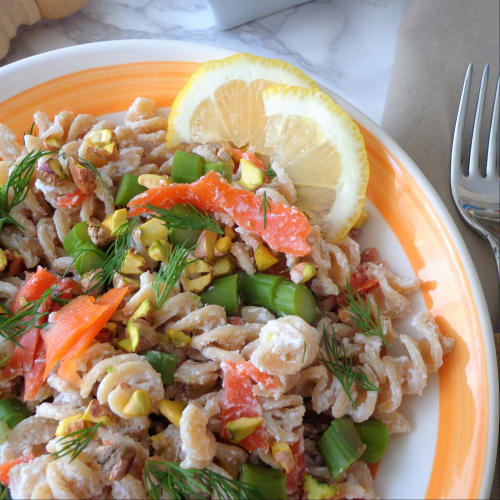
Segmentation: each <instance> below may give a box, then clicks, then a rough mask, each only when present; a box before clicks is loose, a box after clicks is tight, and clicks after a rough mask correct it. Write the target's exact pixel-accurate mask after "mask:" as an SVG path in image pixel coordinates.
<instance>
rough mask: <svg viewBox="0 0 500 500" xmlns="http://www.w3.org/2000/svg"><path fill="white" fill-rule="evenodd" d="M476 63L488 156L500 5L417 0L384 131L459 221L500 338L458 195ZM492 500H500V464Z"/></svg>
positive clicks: (408, 17) (405, 20) (488, 254)
mask: <svg viewBox="0 0 500 500" xmlns="http://www.w3.org/2000/svg"><path fill="white" fill-rule="evenodd" d="M469 62H471V63H473V65H474V74H473V85H472V89H471V90H472V92H471V96H470V98H469V115H470V116H469V121H468V123H467V128H466V132H465V137H466V138H467V142H468V141H469V140H470V133H471V129H472V113H473V110H474V109H475V105H476V98H477V90H478V88H479V82H480V79H481V73H482V70H483V67H484V65H485V64H487V63H488V64H489V65H490V78H489V88H488V94H487V101H486V104H487V108H486V109H488V113H487V114H486V115H485V118H486V119H485V120H484V122H483V135H484V140H483V147H482V151H486V144H487V134H486V131H489V123H490V120H491V112H490V111H489V110H491V109H492V103H493V95H494V88H495V85H496V80H497V77H498V71H499V68H498V67H499V2H498V0H439V1H436V0H410V1H409V2H408V4H407V7H406V10H405V12H404V14H403V17H402V20H401V25H400V29H399V34H398V41H397V45H396V55H395V60H394V66H393V70H392V76H391V82H390V85H389V91H388V97H387V101H386V107H385V110H384V115H383V118H382V128H383V129H384V130H386V131H387V132H388V134H389V135H390V136H391V137H393V138H394V139H395V140H396V141H397V142H398V144H399V145H400V146H401V147H402V148H403V149H404V150H405V151H406V152H407V153H408V154H409V155H410V156H411V158H412V159H413V160H414V161H415V163H416V164H417V165H418V166H419V168H420V169H421V170H422V172H423V173H424V174H425V176H426V177H427V179H428V180H429V181H430V182H431V184H432V185H433V186H434V188H435V189H436V191H437V192H438V194H439V195H440V197H441V199H442V200H443V201H444V203H445V205H446V206H447V208H448V210H449V212H450V213H451V215H452V217H453V218H454V220H455V222H456V224H457V226H458V229H459V230H460V232H461V234H462V236H463V238H464V240H465V243H466V245H467V247H468V249H469V251H470V253H471V256H472V260H473V262H474V263H475V265H476V269H477V272H478V274H479V279H480V280H481V284H482V286H483V290H484V293H485V296H486V301H487V303H488V307H489V311H490V315H491V318H492V324H493V329H494V330H496V331H497V332H498V331H500V324H499V323H500V317H499V316H500V312H499V283H498V280H497V270H496V266H495V261H494V257H493V252H492V251H491V249H490V246H489V244H488V243H487V241H486V240H485V239H483V238H482V236H480V235H479V234H478V233H476V232H475V231H474V230H473V229H471V228H470V227H469V226H468V225H467V224H466V223H465V222H464V221H463V220H462V218H461V217H460V215H459V214H458V212H457V211H456V208H455V205H454V203H453V200H452V197H451V192H450V151H451V142H452V137H453V129H454V124H455V118H456V113H457V107H458V101H459V97H460V92H461V89H462V82H463V79H464V76H465V71H466V68H467V65H468V63H469ZM465 158H467V157H465ZM499 361H500V359H499ZM490 498H500V470H499V464H498V463H497V470H496V473H495V477H494V480H493V487H492V491H491V497H490Z"/></svg>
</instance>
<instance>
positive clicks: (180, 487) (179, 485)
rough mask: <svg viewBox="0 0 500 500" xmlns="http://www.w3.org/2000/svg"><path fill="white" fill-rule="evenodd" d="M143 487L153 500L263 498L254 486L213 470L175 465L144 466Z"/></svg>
mask: <svg viewBox="0 0 500 500" xmlns="http://www.w3.org/2000/svg"><path fill="white" fill-rule="evenodd" d="M144 486H145V487H146V491H147V492H148V494H149V496H150V497H151V498H153V500H158V499H159V498H165V496H166V497H168V498H172V499H175V500H183V499H185V498H190V499H192V498H200V499H205V498H210V497H211V496H212V495H214V497H215V498H217V499H220V500H257V499H261V498H262V495H261V494H260V491H259V490H257V488H255V486H253V485H251V484H248V483H245V482H242V481H235V480H234V479H229V478H227V477H225V476H222V475H221V474H218V473H217V472H214V471H212V470H210V469H183V468H181V467H180V466H179V464H176V463H174V462H167V461H163V460H148V461H147V462H146V464H145V466H144Z"/></svg>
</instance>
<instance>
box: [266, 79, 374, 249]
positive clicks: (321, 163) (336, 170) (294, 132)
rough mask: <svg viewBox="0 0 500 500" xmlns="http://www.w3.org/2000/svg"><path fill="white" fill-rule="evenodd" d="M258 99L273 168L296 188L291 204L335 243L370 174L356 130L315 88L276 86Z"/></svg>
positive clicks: (360, 202) (350, 221) (357, 210)
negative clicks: (279, 171) (261, 109)
mask: <svg viewBox="0 0 500 500" xmlns="http://www.w3.org/2000/svg"><path fill="white" fill-rule="evenodd" d="M262 98H263V103H264V112H265V114H266V116H267V119H268V121H267V130H266V148H267V149H269V150H271V151H272V155H271V159H272V162H273V164H277V165H279V166H280V167H282V168H284V169H285V171H286V173H287V174H288V175H289V176H290V178H291V179H292V181H293V183H294V184H295V188H296V190H297V200H296V203H295V204H296V205H297V206H298V207H300V208H301V209H302V210H303V211H304V212H305V213H306V214H307V215H308V217H309V218H310V220H311V222H312V223H313V224H319V225H321V226H322V228H323V230H324V231H325V232H326V234H327V235H328V239H329V240H330V241H338V240H339V239H341V238H343V237H344V236H345V235H346V234H347V233H348V232H349V230H350V229H351V228H352V226H353V225H354V223H355V222H356V220H357V219H358V217H359V216H360V214H361V212H362V209H363V206H364V203H365V194H366V187H367V184H368V177H369V171H370V170H369V166H368V157H367V153H366V149H365V144H364V140H363V137H362V135H361V132H360V130H359V127H358V126H357V125H356V123H355V122H354V120H353V119H352V118H351V117H350V116H349V115H348V114H347V113H346V112H345V111H344V110H343V109H342V108H340V107H339V106H338V105H337V104H335V102H334V101H333V100H332V99H331V98H330V97H329V96H328V95H326V94H325V93H324V92H321V91H320V90H319V89H304V88H299V87H291V86H287V85H275V86H273V87H269V88H267V89H265V90H264V91H263V93H262Z"/></svg>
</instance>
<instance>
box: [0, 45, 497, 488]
mask: <svg viewBox="0 0 500 500" xmlns="http://www.w3.org/2000/svg"><path fill="white" fill-rule="evenodd" d="M231 53H232V52H230V51H228V50H225V49H219V48H214V47H207V46H202V45H196V44H191V43H184V42H173V41H167V40H164V41H154V40H128V41H116V42H103V43H95V44H88V45H80V46H75V47H69V48H66V49H61V50H56V51H53V52H48V53H45V54H41V55H38V56H34V57H30V58H27V59H24V60H21V61H18V62H16V63H13V64H10V65H8V66H5V67H3V68H0V82H1V84H0V122H3V123H6V124H7V125H9V126H10V127H11V128H12V129H13V130H14V131H15V132H16V134H18V135H19V136H21V135H22V132H23V130H26V129H27V128H29V125H30V123H31V121H32V120H31V118H30V114H31V113H32V112H34V111H35V110H37V109H41V110H43V111H45V112H47V113H48V114H49V115H51V114H54V113H55V112H57V111H60V110H63V109H69V110H73V111H75V112H90V113H94V114H97V115H107V114H111V113H118V112H121V111H124V110H125V109H126V108H127V106H128V104H130V103H131V102H132V100H133V98H134V97H136V96H137V95H143V96H146V97H153V98H155V99H156V101H157V103H158V104H159V105H161V106H168V105H169V104H170V103H171V101H172V99H173V98H174V97H175V94H176V92H177V91H178V90H179V88H180V87H181V86H182V84H183V82H184V81H185V80H186V78H187V77H188V75H189V74H190V72H191V71H192V70H193V69H194V68H195V64H193V63H196V62H201V61H205V60H207V59H214V58H221V57H225V56H227V55H230V54H231ZM330 93H331V92H330ZM331 94H332V93H331ZM332 97H333V98H334V99H335V100H336V101H337V102H338V103H339V104H340V105H341V106H342V107H344V108H345V109H346V111H347V112H349V113H350V114H351V115H352V116H353V117H354V119H355V120H356V121H357V122H358V123H359V124H360V125H361V127H362V131H363V134H364V137H365V141H366V144H367V149H368V152H369V158H370V163H371V169H372V175H371V180H370V186H369V190H368V197H369V200H370V201H369V203H368V209H369V212H370V215H371V217H370V219H369V222H368V223H367V224H366V230H365V231H364V233H363V236H362V244H364V245H365V246H377V247H378V248H379V250H380V251H381V254H382V256H383V258H384V259H385V260H386V261H387V262H388V263H389V265H390V266H391V267H392V268H393V269H394V271H396V272H398V273H401V274H403V275H407V276H409V275H412V274H416V275H417V276H418V277H419V278H420V279H421V280H422V283H423V285H422V291H421V293H419V294H416V295H415V296H414V297H413V299H412V307H413V310H414V311H415V312H418V311H422V310H425V309H426V308H427V309H428V310H429V311H430V312H431V314H432V315H433V316H434V317H436V319H437V321H438V323H439V325H440V327H441V328H442V329H443V330H444V331H445V333H446V334H449V335H452V336H454V337H455V339H456V340H457V345H456V348H455V350H454V351H453V353H452V354H450V355H449V356H448V358H447V359H446V360H445V366H444V367H443V368H442V370H441V371H440V373H439V376H436V375H433V376H432V377H431V380H430V383H429V385H428V387H427V388H426V391H425V393H424V395H423V396H422V397H420V398H415V397H410V398H407V400H406V402H405V403H404V405H403V407H402V411H403V413H405V415H406V416H407V417H408V418H409V420H410V422H411V423H412V425H413V431H412V432H411V433H409V434H405V435H401V436H397V437H394V438H393V439H391V444H390V448H389V451H388V453H387V455H386V456H385V457H384V459H383V461H382V463H381V465H380V467H379V470H378V473H377V477H376V491H377V493H378V495H380V496H381V497H382V498H424V497H427V498H436V497H441V498H457V497H460V498H486V497H488V495H489V489H490V486H491V481H492V477H493V470H494V464H495V459H496V447H497V433H498V374H497V365H496V357H495V347H494V343H493V336H492V332H491V324H490V321H489V316H488V311H487V307H486V304H485V300H484V296H483V292H482V290H481V286H480V283H479V281H478V277H477V274H476V271H475V269H474V265H473V263H472V261H471V258H470V256H469V253H468V251H467V249H466V247H465V245H464V242H463V240H462V239H461V237H460V234H459V232H458V230H457V228H456V227H455V225H454V223H453V221H452V219H451V217H450V215H449V214H448V212H447V210H446V208H445V207H444V205H443V203H442V202H441V200H440V199H439V196H438V195H437V194H436V192H435V191H434V190H433V188H432V187H431V185H430V184H429V182H428V181H427V180H426V179H425V177H424V176H423V174H422V173H421V172H420V170H419V169H418V168H417V166H416V165H415V164H414V163H413V162H412V160H411V159H410V158H409V157H408V156H407V155H406V154H405V153H404V151H403V150H402V149H401V148H400V147H399V146H398V145H397V144H396V143H395V142H394V141H393V140H392V139H391V138H390V137H388V136H387V135H386V134H385V133H384V132H383V131H382V130H381V129H380V128H379V127H378V126H377V125H375V124H374V123H373V122H372V121H371V120H370V119H368V118H367V117H366V116H365V115H364V114H363V113H361V112H360V111H359V110H357V109H356V108H354V107H353V106H351V105H350V104H349V103H347V102H345V101H344V100H343V99H341V98H340V97H338V96H336V95H332ZM397 327H398V328H400V329H402V330H406V331H409V332H410V333H411V332H412V327H411V325H410V324H409V323H408V322H407V323H403V324H399V325H397Z"/></svg>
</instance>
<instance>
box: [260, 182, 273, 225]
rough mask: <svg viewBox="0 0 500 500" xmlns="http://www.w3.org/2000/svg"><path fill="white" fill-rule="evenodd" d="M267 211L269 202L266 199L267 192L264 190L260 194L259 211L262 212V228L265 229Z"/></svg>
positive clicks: (268, 210)
mask: <svg viewBox="0 0 500 500" xmlns="http://www.w3.org/2000/svg"><path fill="white" fill-rule="evenodd" d="M267 212H271V204H270V203H269V201H268V199H267V193H266V192H265V191H264V194H263V195H262V203H261V204H260V208H259V213H260V214H262V217H263V218H264V229H266V225H267Z"/></svg>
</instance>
